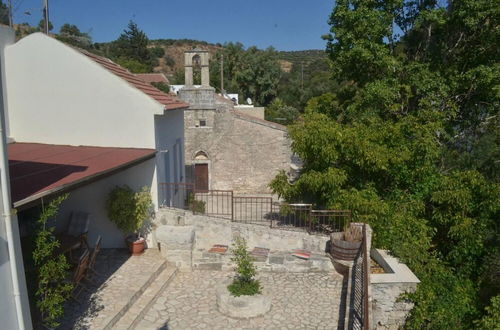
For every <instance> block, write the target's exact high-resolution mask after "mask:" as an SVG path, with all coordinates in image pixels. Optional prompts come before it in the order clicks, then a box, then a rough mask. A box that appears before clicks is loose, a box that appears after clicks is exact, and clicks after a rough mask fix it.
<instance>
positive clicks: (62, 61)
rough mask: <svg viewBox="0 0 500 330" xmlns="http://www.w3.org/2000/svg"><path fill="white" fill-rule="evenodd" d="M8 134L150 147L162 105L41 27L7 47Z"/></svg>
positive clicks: (54, 140)
mask: <svg viewBox="0 0 500 330" xmlns="http://www.w3.org/2000/svg"><path fill="white" fill-rule="evenodd" d="M6 61H7V72H6V73H7V77H8V79H7V82H8V83H7V99H8V112H9V122H10V133H11V136H12V137H13V138H14V139H15V140H16V141H18V142H38V143H52V144H69V145H93V146H105V147H106V146H113V147H137V148H154V147H155V140H154V139H155V137H154V131H155V127H154V124H155V123H154V118H153V115H154V114H163V105H161V104H160V103H158V102H156V101H155V100H153V99H151V98H150V97H149V96H147V95H145V94H144V93H142V92H141V91H139V90H137V89H136V88H134V87H132V86H130V85H129V84H128V83H127V82H126V81H124V80H123V79H121V78H119V77H117V76H116V75H114V74H112V73H111V72H109V71H107V70H106V69H104V68H103V67H102V66H100V65H99V64H97V63H95V62H94V61H92V60H91V59H89V58H88V57H87V56H85V55H83V54H80V53H79V52H78V51H76V50H75V49H73V48H71V47H69V46H66V45H65V44H63V43H61V42H59V41H57V40H55V39H53V38H51V37H48V36H46V35H44V34H42V33H35V34H32V35H29V36H27V37H25V38H23V39H21V40H20V41H18V42H17V43H16V44H14V45H11V46H9V47H7V49H6Z"/></svg>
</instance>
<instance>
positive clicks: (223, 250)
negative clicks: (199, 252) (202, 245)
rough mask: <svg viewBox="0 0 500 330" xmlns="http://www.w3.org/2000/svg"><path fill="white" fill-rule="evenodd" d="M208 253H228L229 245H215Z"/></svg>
mask: <svg viewBox="0 0 500 330" xmlns="http://www.w3.org/2000/svg"><path fill="white" fill-rule="evenodd" d="M208 252H211V253H226V252H227V245H220V244H215V245H214V246H212V248H211V249H210V250H208Z"/></svg>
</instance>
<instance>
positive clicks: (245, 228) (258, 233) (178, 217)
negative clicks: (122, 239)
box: [156, 209, 330, 253]
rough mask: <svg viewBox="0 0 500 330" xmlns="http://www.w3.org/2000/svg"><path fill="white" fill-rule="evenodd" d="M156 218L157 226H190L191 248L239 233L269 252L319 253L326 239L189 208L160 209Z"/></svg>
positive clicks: (227, 242)
mask: <svg viewBox="0 0 500 330" xmlns="http://www.w3.org/2000/svg"><path fill="white" fill-rule="evenodd" d="M156 219H157V220H156V224H157V225H174V226H193V227H194V230H195V232H196V238H195V243H194V249H195V250H208V249H210V248H211V247H212V246H213V245H214V244H223V245H228V246H230V245H231V244H232V242H233V239H234V238H235V237H236V236H240V237H243V238H244V239H245V240H246V241H247V244H248V247H249V248H250V249H253V248H254V247H265V248H268V249H270V250H273V251H291V250H292V249H307V250H310V251H312V252H319V253H323V252H325V251H326V245H327V242H328V241H329V240H330V238H329V237H327V236H319V235H310V234H308V233H305V232H298V231H287V230H279V229H272V228H269V227H268V226H261V225H252V224H244V223H238V222H231V221H230V220H227V219H219V218H214V217H208V216H204V215H193V214H192V213H191V212H189V211H183V210H178V209H160V210H159V211H158V213H157V215H156Z"/></svg>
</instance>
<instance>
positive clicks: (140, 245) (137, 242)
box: [125, 236, 146, 256]
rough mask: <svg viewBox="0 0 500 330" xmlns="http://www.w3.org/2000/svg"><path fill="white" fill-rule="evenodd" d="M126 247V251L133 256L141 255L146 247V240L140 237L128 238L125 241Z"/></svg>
mask: <svg viewBox="0 0 500 330" xmlns="http://www.w3.org/2000/svg"><path fill="white" fill-rule="evenodd" d="M125 241H126V242H127V245H128V249H129V251H130V253H131V254H132V255H133V256H138V255H141V254H142V253H143V252H144V247H145V245H146V240H145V239H144V238H142V237H139V238H138V237H137V236H129V237H127V239H126V240H125Z"/></svg>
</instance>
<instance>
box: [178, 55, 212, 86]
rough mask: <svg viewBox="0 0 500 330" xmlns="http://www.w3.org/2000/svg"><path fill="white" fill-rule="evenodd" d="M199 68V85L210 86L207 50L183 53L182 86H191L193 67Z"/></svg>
mask: <svg viewBox="0 0 500 330" xmlns="http://www.w3.org/2000/svg"><path fill="white" fill-rule="evenodd" d="M197 65H199V66H200V67H201V85H202V86H210V72H209V69H208V66H209V64H208V50H204V49H200V48H195V49H191V50H187V51H185V52H184V84H185V85H186V86H192V85H193V67H194V66H197Z"/></svg>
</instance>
